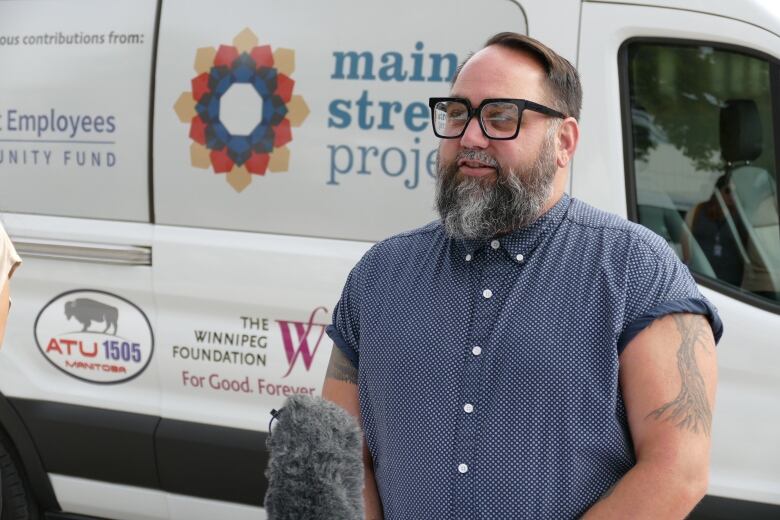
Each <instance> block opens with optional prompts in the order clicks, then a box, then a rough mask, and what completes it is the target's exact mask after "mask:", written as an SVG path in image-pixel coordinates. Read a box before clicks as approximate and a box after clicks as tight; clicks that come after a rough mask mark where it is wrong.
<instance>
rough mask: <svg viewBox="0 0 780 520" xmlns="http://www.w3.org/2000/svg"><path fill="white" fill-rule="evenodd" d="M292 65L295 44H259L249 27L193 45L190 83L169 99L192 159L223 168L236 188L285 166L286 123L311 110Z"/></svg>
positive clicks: (219, 171) (294, 122) (217, 170)
mask: <svg viewBox="0 0 780 520" xmlns="http://www.w3.org/2000/svg"><path fill="white" fill-rule="evenodd" d="M294 69H295V51H293V50H291V49H282V48H280V49H276V50H275V51H272V49H271V46H270V45H259V44H258V38H257V36H256V35H255V34H254V33H253V32H252V31H251V30H250V29H248V28H247V29H244V30H243V31H241V32H240V33H239V34H238V35H237V36H236V37H235V38H234V39H233V45H220V46H219V49H218V50H217V49H214V48H213V47H204V48H200V49H198V51H197V53H196V55H195V71H196V72H197V73H198V75H197V76H195V77H194V78H193V79H192V82H191V85H192V90H191V91H188V92H184V93H182V94H181V96H179V99H178V100H177V101H176V103H175V105H174V110H175V111H176V114H177V115H178V116H179V120H181V122H182V123H189V125H190V138H191V139H192V141H193V143H192V145H191V147H190V160H191V163H192V166H194V167H196V168H202V169H208V168H211V169H212V170H213V171H214V173H215V174H223V173H225V174H227V175H226V178H227V182H228V184H230V186H232V187H233V189H235V190H236V191H238V192H240V191H243V190H244V188H246V187H247V186H248V185H249V184H250V183H251V182H252V176H253V175H265V173H266V171H271V172H285V171H287V170H288V168H289V162H290V150H289V148H288V147H287V144H288V143H289V142H290V141H292V129H291V127H298V126H300V125H301V124H302V123H303V121H304V119H306V117H307V116H308V115H309V108H308V106H307V105H306V102H305V101H304V100H303V98H302V97H301V96H299V95H293V87H294V86H295V81H294V80H293V79H292V78H291V75H292V73H293V70H294Z"/></svg>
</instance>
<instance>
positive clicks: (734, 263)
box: [626, 42, 780, 302]
mask: <svg viewBox="0 0 780 520" xmlns="http://www.w3.org/2000/svg"><path fill="white" fill-rule="evenodd" d="M626 56H627V63H626V65H627V71H626V72H627V80H628V81H627V83H628V95H629V108H630V112H629V114H630V115H629V118H630V124H631V146H629V147H628V149H629V161H630V162H632V163H633V175H634V179H633V181H634V182H635V185H636V207H635V211H636V213H635V214H636V216H637V218H638V221H639V222H640V223H641V224H643V225H644V226H646V227H648V228H650V229H651V230H653V231H655V232H656V233H658V234H659V235H661V236H662V237H664V238H665V239H666V240H667V241H668V242H669V244H670V245H671V246H672V248H673V249H674V250H675V251H676V252H677V254H678V255H679V256H680V258H681V259H682V260H683V262H685V264H686V265H688V267H689V268H690V270H691V271H692V272H693V273H695V274H698V275H699V276H700V277H704V278H706V279H709V280H711V281H713V282H716V284H718V285H723V284H726V285H728V286H729V287H732V288H737V289H738V290H740V291H743V292H746V293H750V294H752V295H755V296H758V297H760V298H762V299H763V300H768V301H769V302H778V301H780V225H779V224H778V207H777V206H778V197H777V169H776V157H775V144H774V143H775V139H776V136H775V129H774V125H773V121H774V118H773V108H774V107H773V106H772V97H771V92H772V91H773V90H776V89H772V88H771V79H770V78H771V71H772V68H773V67H774V66H775V65H774V64H771V63H770V62H769V61H767V60H766V59H763V58H759V57H755V56H752V55H749V54H746V53H743V52H742V51H738V50H732V49H725V48H718V47H716V46H709V45H690V44H677V43H675V44H671V43H658V42H632V43H630V44H629V45H628V46H627V49H626ZM630 169H631V168H630Z"/></svg>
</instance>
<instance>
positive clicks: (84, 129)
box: [0, 0, 157, 222]
mask: <svg viewBox="0 0 780 520" xmlns="http://www.w3.org/2000/svg"><path fill="white" fill-rule="evenodd" d="M156 9H157V2H156V0H142V1H134V0H122V1H118V2H24V1H18V0H13V1H6V2H0V70H1V71H2V72H1V73H0V92H2V96H0V182H1V183H2V184H1V186H2V188H0V189H1V190H2V191H0V209H1V210H2V211H10V212H18V213H35V214H41V215H58V216H70V217H85V218H100V219H111V220H125V221H135V222H148V221H149V206H150V205H149V198H150V196H149V113H150V97H149V94H150V84H151V69H152V51H153V44H154V25H155V14H156Z"/></svg>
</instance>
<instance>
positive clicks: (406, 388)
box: [323, 33, 722, 520]
mask: <svg viewBox="0 0 780 520" xmlns="http://www.w3.org/2000/svg"><path fill="white" fill-rule="evenodd" d="M581 97H582V94H581V87H580V82H579V78H578V75H577V72H576V70H575V69H574V68H573V67H572V65H571V64H570V63H569V62H567V61H566V60H565V59H563V58H562V57H560V56H558V55H557V54H555V53H554V52H553V51H552V50H550V49H549V48H548V47H546V46H545V45H543V44H542V43H540V42H538V41H536V40H534V39H532V38H528V37H526V36H522V35H518V34H513V33H501V34H497V35H496V36H494V37H493V38H491V39H490V40H488V42H487V43H486V45H485V47H484V48H483V49H482V50H480V51H479V52H477V53H476V54H474V55H473V56H471V57H470V58H469V59H467V60H466V62H465V63H464V64H462V65H461V67H460V68H459V69H458V73H457V74H456V76H455V78H454V79H453V82H452V88H451V93H450V97H448V98H431V100H430V106H431V114H432V127H433V130H434V132H435V133H436V135H437V136H438V137H440V138H441V139H442V140H441V144H440V147H439V153H438V181H437V195H436V202H437V207H438V210H439V213H440V215H441V220H439V221H436V222H433V223H431V224H429V225H427V226H425V227H422V228H420V229H416V230H414V231H410V232H407V233H402V234H400V235H397V236H394V237H391V238H389V239H387V240H384V241H382V242H379V243H378V244H376V245H375V246H374V247H373V248H372V249H371V250H370V251H369V252H368V253H366V255H365V256H364V257H363V258H362V259H361V260H360V262H359V263H358V264H357V266H355V268H354V269H353V271H352V272H351V273H350V275H349V278H348V279H347V282H346V286H345V288H344V292H343V294H342V297H341V299H340V300H339V302H338V305H337V306H336V308H335V311H334V314H333V324H332V325H331V327H329V329H328V333H329V335H330V336H331V338H332V339H333V341H334V343H335V347H334V349H333V354H332V357H331V362H330V366H329V368H328V374H327V376H326V381H325V387H324V390H323V395H324V397H325V398H327V399H331V400H333V401H335V402H336V403H338V404H340V405H341V406H343V407H344V408H345V409H346V410H347V411H349V412H350V413H352V414H353V415H355V416H356V417H357V418H358V419H359V420H360V423H361V425H362V428H363V432H364V436H365V441H366V442H365V450H364V453H365V456H364V459H365V476H366V485H365V489H364V499H365V503H366V511H367V518H383V517H384V518H387V519H414V520H421V519H438V518H457V519H472V518H484V519H509V518H529V519H541V518H545V519H546V518H555V519H567V518H580V517H584V518H664V519H668V518H684V517H685V516H686V515H687V514H688V513H689V512H690V511H691V509H692V508H693V507H694V506H695V504H696V503H697V502H698V500H699V499H700V498H701V497H702V496H703V495H704V493H705V491H706V488H707V473H708V463H709V462H708V459H709V449H710V424H711V417H712V409H713V405H714V396H715V382H716V357H715V342H716V340H717V339H718V338H719V337H720V334H721V332H722V325H721V322H720V319H719V318H718V316H717V313H716V311H715V309H714V308H713V307H712V305H711V304H710V303H709V302H708V301H707V300H706V299H705V298H704V297H702V295H701V294H700V293H699V291H698V289H697V287H696V284H695V283H694V281H693V279H692V278H691V275H690V273H689V272H688V270H687V268H686V267H685V266H684V265H682V264H681V263H680V261H679V260H678V259H677V257H676V256H675V254H674V253H673V251H672V250H671V249H670V248H669V247H668V246H667V244H666V243H665V242H664V240H663V239H662V238H660V237H659V236H657V235H655V234H653V233H652V232H650V231H648V230H647V229H645V228H643V227H641V226H638V225H636V224H633V223H630V222H628V221H626V220H625V219H622V218H620V217H617V216H615V215H611V214H608V213H605V212H603V211H600V210H597V209H595V208H593V207H591V206H588V205H587V204H585V203H583V202H581V201H578V200H576V199H573V198H571V197H570V196H569V195H567V194H566V193H565V191H564V188H565V186H566V183H567V176H568V168H569V164H570V163H571V160H572V157H573V155H574V151H575V149H576V147H577V141H578V138H579V126H578V117H579V111H580V105H581ZM593 124H597V122H593Z"/></svg>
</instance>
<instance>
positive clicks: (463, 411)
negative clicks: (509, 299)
mask: <svg viewBox="0 0 780 520" xmlns="http://www.w3.org/2000/svg"><path fill="white" fill-rule="evenodd" d="M500 245H501V244H500V242H499V241H498V240H494V241H493V242H492V243H490V244H488V247H484V248H483V249H481V250H480V251H479V254H474V258H473V259H472V261H471V262H470V264H469V268H470V269H471V275H472V276H471V278H470V280H471V284H472V285H471V288H472V292H471V295H472V296H471V297H472V298H473V300H472V313H473V314H472V320H471V324H470V325H471V328H470V330H469V333H468V337H467V338H465V339H466V340H467V345H468V347H467V350H466V359H465V369H464V372H463V374H464V380H463V384H462V388H461V394H460V395H461V401H460V405H459V410H458V411H459V419H458V423H457V424H458V433H457V435H456V441H455V453H454V463H455V465H456V467H458V468H459V470H458V471H459V473H457V474H456V475H457V478H456V479H455V487H454V491H455V494H454V496H455V511H456V516H457V517H458V518H461V517H462V518H471V517H473V516H474V515H475V513H474V503H473V501H472V500H469V497H472V496H473V493H474V489H473V485H474V481H473V480H472V478H471V475H473V474H474V464H473V463H475V462H476V461H475V459H474V457H475V453H476V446H477V433H478V431H479V424H480V414H479V410H480V407H479V402H480V397H479V396H481V395H482V389H483V387H484V386H485V380H484V365H485V361H486V359H485V352H486V350H485V347H486V346H487V345H488V341H489V339H490V334H491V331H492V329H493V327H494V325H495V320H496V316H497V313H498V311H499V309H500V308H501V300H502V299H503V295H502V294H500V293H501V290H502V287H504V285H505V280H504V278H505V277H506V276H507V271H506V268H507V267H508V265H507V258H506V252H505V250H502V249H501V247H500ZM460 465H464V466H465V467H466V472H461V471H460V468H461V467H462V466H460Z"/></svg>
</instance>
